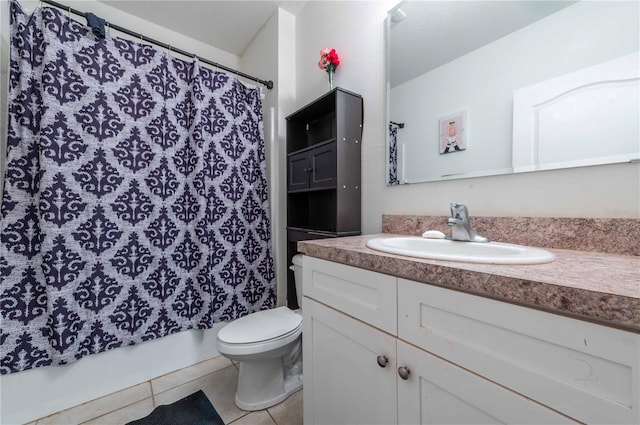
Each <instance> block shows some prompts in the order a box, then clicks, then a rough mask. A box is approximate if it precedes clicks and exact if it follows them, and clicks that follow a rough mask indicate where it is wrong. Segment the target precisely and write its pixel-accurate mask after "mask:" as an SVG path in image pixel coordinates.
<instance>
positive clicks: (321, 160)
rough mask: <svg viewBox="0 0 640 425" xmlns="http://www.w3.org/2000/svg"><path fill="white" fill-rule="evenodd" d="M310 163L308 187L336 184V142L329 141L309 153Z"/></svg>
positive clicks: (332, 185)
mask: <svg viewBox="0 0 640 425" xmlns="http://www.w3.org/2000/svg"><path fill="white" fill-rule="evenodd" d="M309 155H310V157H309V162H310V164H311V167H310V171H311V177H310V179H309V187H310V188H321V187H334V186H335V185H336V170H337V164H336V144H335V143H329V144H326V145H323V146H320V147H317V148H315V149H313V150H312V151H311V152H310V153H309Z"/></svg>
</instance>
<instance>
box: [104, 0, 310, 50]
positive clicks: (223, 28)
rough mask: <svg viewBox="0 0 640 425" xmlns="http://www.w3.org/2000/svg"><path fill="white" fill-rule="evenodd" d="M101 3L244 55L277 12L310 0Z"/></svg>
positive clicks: (112, 0)
mask: <svg viewBox="0 0 640 425" xmlns="http://www.w3.org/2000/svg"><path fill="white" fill-rule="evenodd" d="M99 1H100V2H101V3H104V4H106V5H109V6H111V7H114V8H116V9H119V10H122V11H123V12H126V13H129V14H132V15H135V16H138V17H140V18H142V19H145V20H147V21H149V22H152V23H154V24H157V25H160V26H162V27H165V28H168V29H170V30H173V31H176V32H178V33H180V34H184V35H186V36H188V37H191V38H193V39H196V40H198V41H201V42H203V43H206V44H208V45H211V46H214V47H216V48H218V49H221V50H224V51H226V52H229V53H233V54H234V55H236V56H242V54H243V52H244V50H245V48H246V47H247V46H248V45H249V43H250V42H251V40H253V38H254V37H255V36H256V34H258V32H259V31H260V30H261V29H262V27H263V26H264V24H265V23H266V22H267V20H269V18H270V17H271V16H272V15H273V13H274V12H275V11H276V10H278V8H279V7H280V8H282V9H284V10H286V11H288V12H290V13H291V14H293V15H296V14H297V13H298V12H299V11H300V10H301V9H302V8H303V7H304V5H305V4H306V2H307V0H280V1H269V0H258V1H256V0H199V1H194V0H180V1H172V0H169V1H165V0H133V1H123V0H99Z"/></svg>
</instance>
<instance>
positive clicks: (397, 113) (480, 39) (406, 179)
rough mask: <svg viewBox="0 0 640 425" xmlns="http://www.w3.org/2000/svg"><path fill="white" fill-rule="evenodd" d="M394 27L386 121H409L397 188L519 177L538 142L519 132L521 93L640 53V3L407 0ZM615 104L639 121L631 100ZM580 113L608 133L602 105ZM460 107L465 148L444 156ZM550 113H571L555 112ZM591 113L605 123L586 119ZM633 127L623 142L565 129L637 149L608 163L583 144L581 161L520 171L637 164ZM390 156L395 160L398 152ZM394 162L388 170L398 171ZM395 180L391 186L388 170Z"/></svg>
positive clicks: (400, 141)
mask: <svg viewBox="0 0 640 425" xmlns="http://www.w3.org/2000/svg"><path fill="white" fill-rule="evenodd" d="M387 26H388V28H387V30H388V31H387V34H388V51H387V61H388V64H387V68H388V70H389V72H388V73H387V75H388V92H387V93H388V97H387V103H388V109H387V110H388V111H389V114H388V119H389V121H394V122H401V123H404V124H405V127H404V128H403V129H398V131H397V134H396V135H397V138H396V146H395V153H396V161H395V166H396V170H397V173H396V178H397V180H396V181H397V182H396V183H395V184H403V183H415V182H422V181H436V180H446V179H455V178H464V177H475V176H484V175H495V174H506V173H511V172H514V166H513V163H512V160H513V159H514V154H515V155H517V154H518V152H520V151H521V150H522V149H523V148H522V146H524V145H522V144H523V143H530V141H527V140H524V139H523V138H522V137H521V136H520V135H517V134H516V133H515V129H514V114H515V111H514V98H515V94H516V92H518V91H519V90H523V89H526V88H530V87H533V86H535V85H537V84H541V83H544V82H548V81H552V80H553V79H555V78H561V77H562V76H568V75H573V73H576V72H580V71H584V70H586V69H589V68H590V67H593V66H596V65H599V64H603V63H606V62H609V61H612V60H615V59H618V58H622V57H624V56H627V55H629V54H632V53H637V52H638V50H639V45H640V39H639V37H638V34H639V33H640V3H639V2H627V1H480V2H478V1H455V2H451V1H428V2H424V1H404V2H402V3H400V4H399V5H398V6H397V7H396V8H394V9H393V10H392V11H390V12H389V15H388V19H387ZM638 67H640V65H638V64H636V65H635V67H632V68H634V69H632V70H630V72H631V73H633V72H636V74H637V71H638ZM635 81H636V83H635V84H637V79H636V80H635ZM636 91H637V89H636ZM626 97H627V98H628V96H626ZM609 101H610V102H613V103H615V105H616V107H617V108H618V109H617V110H618V111H621V110H622V111H624V112H621V113H625V112H626V113H627V114H628V115H630V116H632V115H633V109H631V110H628V109H625V108H626V107H625V106H623V105H625V104H626V105H632V104H633V102H631V103H629V101H628V99H627V100H624V98H620V97H618V98H614V99H612V98H609ZM567 104H568V103H567ZM636 105H637V102H636ZM580 108H582V111H581V112H580V113H579V114H576V117H578V116H580V117H581V118H580V119H582V120H583V121H584V120H585V119H586V120H587V121H588V122H590V123H591V124H593V127H590V129H589V132H590V134H603V133H607V130H606V129H605V128H604V127H602V126H600V127H598V125H600V124H605V123H606V121H607V119H606V117H604V116H602V114H601V112H597V108H592V109H593V111H591V112H589V111H588V109H589V106H588V105H585V104H584V103H583V104H581V105H580ZM460 111H464V112H466V123H465V133H464V134H465V138H466V140H465V142H466V144H467V148H466V149H465V150H461V151H455V148H453V152H454V153H453V154H450V153H449V152H451V150H452V149H451V148H450V149H449V152H447V154H443V153H442V152H441V149H442V148H441V142H442V140H441V134H442V130H441V128H440V124H441V120H442V119H443V118H445V117H448V116H451V115H452V114H455V113H458V112H460ZM544 113H547V114H562V113H564V112H562V111H560V110H558V109H557V108H556V109H555V110H553V111H552V109H551V108H547V109H546V110H545V111H544ZM588 113H593V114H596V116H600V117H602V119H594V118H593V117H592V116H591V118H585V116H589V115H588ZM597 114H600V115H597ZM637 115H638V114H635V116H636V117H637ZM547 122H550V121H547ZM625 125H628V126H630V127H628V128H631V130H633V129H636V128H638V129H639V130H638V131H635V132H634V131H625V134H626V135H623V136H621V137H618V136H619V133H615V132H609V133H607V134H616V136H615V137H610V138H607V139H608V140H602V139H603V138H606V137H604V136H603V137H600V136H598V137H595V138H594V137H591V138H585V137H584V132H582V133H580V132H577V133H563V135H562V137H563V138H565V140H566V139H574V140H580V141H581V142H583V143H584V144H587V143H591V141H589V140H588V139H591V140H592V139H596V140H595V141H593V140H592V141H593V142H594V143H599V144H605V143H606V144H610V143H612V144H613V147H612V150H614V151H621V150H625V149H626V147H625V148H622V147H621V148H618V147H616V146H618V145H617V144H616V143H618V142H619V143H624V144H625V146H629V145H631V146H636V147H637V149H636V150H635V152H631V153H630V155H628V156H626V157H620V156H611V157H606V158H604V157H603V156H602V155H600V154H599V153H598V154H597V155H596V156H598V158H597V159H595V160H594V159H592V158H591V157H589V155H588V152H590V151H591V149H590V148H588V147H587V146H584V148H583V149H580V150H579V151H577V154H578V155H579V156H580V157H579V158H575V159H576V161H574V160H573V159H572V158H566V157H565V158H563V160H562V161H554V163H553V164H550V163H549V162H547V163H546V164H545V165H543V166H540V165H538V166H537V168H536V167H534V168H531V167H530V168H528V169H525V168H518V167H516V170H515V171H516V172H519V171H531V170H533V169H549V168H564V167H572V166H583V165H591V164H595V163H602V162H605V163H609V162H624V161H629V160H630V159H631V160H633V159H637V158H639V157H640V147H639V146H638V144H639V142H638V141H637V139H636V140H633V139H631V138H630V136H632V135H634V134H635V135H637V134H638V133H640V125H639V124H638V120H637V119H636V121H632V122H629V123H627V124H625ZM550 128H552V127H545V129H544V131H550V130H548V129H550ZM572 128H574V129H577V128H579V126H578V125H574V126H571V125H568V126H566V128H565V129H564V130H563V131H565V130H566V131H569V130H571V129H572ZM390 134H391V132H389V135H390ZM614 139H615V140H614ZM390 140H391V138H389V141H390ZM390 147H391V146H388V148H390ZM550 149H551V151H552V152H545V153H544V155H546V156H547V157H549V158H551V157H553V156H556V157H557V156H558V155H557V152H556V153H554V152H553V151H556V150H560V149H561V147H560V146H559V145H558V144H556V145H551V148H550ZM566 150H567V151H571V149H566ZM574 150H575V149H574ZM632 150H633V149H632ZM387 152H388V154H389V155H390V154H391V150H390V149H387ZM539 153H542V151H540V152H539ZM550 154H551V156H550ZM563 155H566V154H565V153H563ZM631 157H635V158H631ZM390 159H391V157H390V156H389V157H388V161H387V164H388V165H387V171H390V169H391V167H392V165H393V162H392V161H390ZM543 161H544V160H543ZM387 182H388V183H389V184H392V183H393V182H392V180H391V173H389V172H388V173H387Z"/></svg>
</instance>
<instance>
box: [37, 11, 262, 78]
mask: <svg viewBox="0 0 640 425" xmlns="http://www.w3.org/2000/svg"><path fill="white" fill-rule="evenodd" d="M40 1H41V2H42V3H47V4H50V5H51V6H55V7H57V8H59V9H62V10H65V11H67V12H71V13H74V14H76V15H80V16H83V17H85V18H86V17H87V15H86V14H85V13H84V12H82V11H80V10H77V9H74V8H72V7H70V6H65V5H64V4H61V3H58V2H56V1H52V0H40ZM107 28H113V29H115V30H117V31H120V32H123V33H125V34H128V35H130V36H132V37H136V38H138V39H140V40H142V41H146V42H147V43H152V44H155V45H157V46H160V47H163V48H165V49H168V50H169V51H172V52H176V53H179V54H181V55H184V56H188V57H192V58H198V59H199V60H201V61H202V62H204V63H206V64H208V65H211V66H213V67H216V68H220V69H222V70H225V71H227V72H229V73H231V74H235V75H237V76H239V77H243V78H246V79H248V80H252V81H256V82H258V83H260V84H264V85H265V86H266V87H267V89H269V90H271V89H272V88H273V81H271V80H268V81H267V80H261V79H260V78H258V77H254V76H252V75H249V74H245V73H244V72H240V71H238V70H235V69H233V68H229V67H227V66H224V65H221V64H219V63H216V62H213V61H210V60H208V59H205V58H202V57H200V56H198V55H195V54H193V53H189V52H186V51H184V50H182V49H178V48H175V47H172V46H171V45H169V44H167V43H163V42H161V41H158V40H154V39H153V38H149V37H147V36H145V35H142V34H140V33H137V32H133V31H131V30H129V29H127V28H124V27H121V26H119V25H116V24H112V23H111V22H107Z"/></svg>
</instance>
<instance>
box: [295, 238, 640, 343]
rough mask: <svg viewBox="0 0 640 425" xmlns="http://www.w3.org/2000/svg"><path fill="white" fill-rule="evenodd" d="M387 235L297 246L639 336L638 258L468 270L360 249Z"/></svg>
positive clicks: (564, 256)
mask: <svg viewBox="0 0 640 425" xmlns="http://www.w3.org/2000/svg"><path fill="white" fill-rule="evenodd" d="M389 236H402V235H393V234H389V233H385V234H379V235H367V236H353V237H344V238H335V239H333V238H329V239H316V240H310V241H302V242H298V250H299V251H300V252H303V253H305V254H306V255H309V256H312V257H317V258H322V259H325V260H330V261H335V262H338V263H342V264H347V265H351V266H355V267H360V268H363V269H369V270H373V271H377V272H380V273H385V274H389V275H394V276H398V277H403V278H406V279H411V280H415V281H419V282H425V283H428V284H433V285H438V286H441V287H445V288H450V289H454V290H460V291H464V292H468V293H472V294H475V295H480V296H484V297H489V298H493V299H498V300H501V301H507V302H511V303H515V304H519V305H523V306H527V307H533V308H537V309H540V310H544V311H549V312H552V313H556V314H562V315H567V316H571V317H574V318H577V319H581V320H587V321H591V322H596V323H599V324H603V325H606V326H612V327H617V328H621V329H624V330H628V331H631V332H635V333H640V257H638V256H631V255H615V254H604V253H597V252H585V251H572V250H566V249H549V248H546V249H548V250H549V251H551V252H553V253H554V254H555V255H556V261H554V262H552V263H547V264H537V265H495V264H472V263H462V262H453V261H438V260H426V259H421V258H412V257H405V256H401V255H394V254H387V253H384V252H380V251H375V250H373V249H370V248H367V247H366V242H367V240H369V239H372V238H377V237H389Z"/></svg>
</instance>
